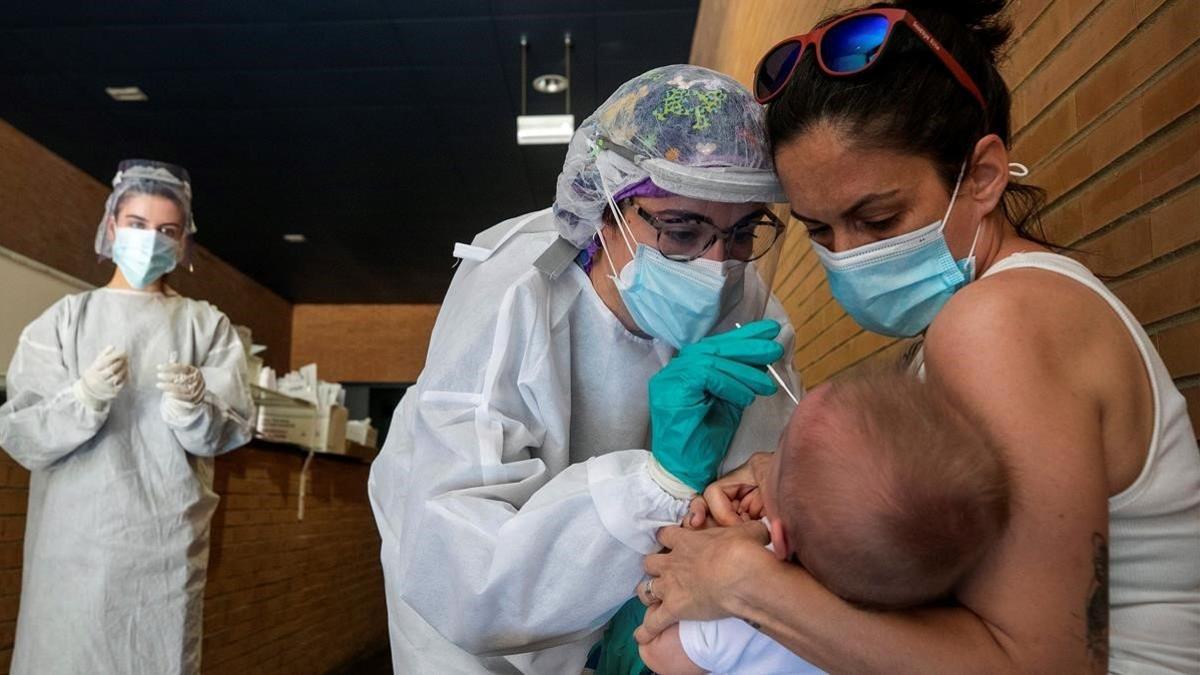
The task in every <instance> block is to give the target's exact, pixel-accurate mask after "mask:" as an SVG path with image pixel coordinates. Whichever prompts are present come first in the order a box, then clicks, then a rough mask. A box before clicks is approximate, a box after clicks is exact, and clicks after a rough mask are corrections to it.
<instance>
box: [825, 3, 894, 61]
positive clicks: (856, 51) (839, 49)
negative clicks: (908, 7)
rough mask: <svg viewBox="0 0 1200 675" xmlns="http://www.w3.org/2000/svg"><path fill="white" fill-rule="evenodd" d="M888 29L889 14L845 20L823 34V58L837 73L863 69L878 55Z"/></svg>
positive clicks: (867, 15)
mask: <svg viewBox="0 0 1200 675" xmlns="http://www.w3.org/2000/svg"><path fill="white" fill-rule="evenodd" d="M887 31H888V20H887V18H886V17H883V16H880V15H878V14H865V15H863V16H856V17H854V18H852V19H848V20H846V21H843V22H842V23H840V24H838V25H836V26H834V27H833V28H831V29H830V30H829V32H828V33H826V34H825V37H823V38H821V60H822V61H823V62H824V63H825V67H826V68H828V69H829V70H832V71H833V72H835V73H852V72H854V71H856V70H862V69H863V68H866V67H867V65H868V64H869V63H871V62H872V61H874V60H875V57H876V56H878V55H879V48H880V47H882V46H883V40H884V38H885V37H887Z"/></svg>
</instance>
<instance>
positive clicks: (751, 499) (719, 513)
mask: <svg viewBox="0 0 1200 675" xmlns="http://www.w3.org/2000/svg"><path fill="white" fill-rule="evenodd" d="M770 463H771V453H769V452H756V453H754V454H753V455H751V456H750V459H748V460H746V463H745V464H742V465H741V466H739V467H738V468H736V469H734V470H733V471H730V472H729V473H727V474H725V475H724V476H722V477H720V478H718V479H717V480H715V481H713V482H712V483H710V484H709V485H708V487H707V488H705V489H704V503H703V504H702V505H700V504H696V503H693V504H692V507H691V508H690V509H689V514H688V518H689V519H691V522H692V523H693V524H695V523H697V522H704V520H705V519H706V518H707V517H708V516H710V515H711V516H712V519H713V520H715V521H716V522H717V524H718V525H721V526H724V527H729V526H731V525H740V524H742V523H743V522H745V521H746V518H744V517H743V516H742V514H746V515H748V516H749V517H750V518H752V519H758V518H760V517H762V496H761V492H760V491H759V490H758V486H759V485H762V482H763V481H765V480H766V476H767V467H768V466H770Z"/></svg>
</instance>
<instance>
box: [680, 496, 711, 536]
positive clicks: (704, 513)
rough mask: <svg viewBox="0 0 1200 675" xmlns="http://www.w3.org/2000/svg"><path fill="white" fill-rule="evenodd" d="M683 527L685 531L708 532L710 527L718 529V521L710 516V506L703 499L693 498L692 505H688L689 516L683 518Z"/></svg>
mask: <svg viewBox="0 0 1200 675" xmlns="http://www.w3.org/2000/svg"><path fill="white" fill-rule="evenodd" d="M682 526H683V529H685V530H707V529H708V528H710V527H717V521H715V520H713V519H712V516H710V515H709V513H708V504H706V503H705V501H704V498H703V497H693V498H692V503H691V504H689V505H688V512H687V515H685V516H684V517H683V523H682Z"/></svg>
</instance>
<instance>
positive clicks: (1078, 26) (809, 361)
mask: <svg viewBox="0 0 1200 675" xmlns="http://www.w3.org/2000/svg"><path fill="white" fill-rule="evenodd" d="M862 4H864V2H861V1H859V0H853V1H847V0H821V1H812V2H792V1H791V0H755V1H754V2H744V1H742V0H704V1H703V3H702V4H701V10H700V16H699V18H698V20H697V26H696V35H695V40H694V42H693V47H692V62H693V63H698V64H701V65H705V66H709V67H712V68H715V69H717V70H721V71H724V72H727V73H730V74H731V75H733V76H734V77H736V78H738V79H739V80H740V81H742V82H744V83H748V82H749V81H750V78H751V76H752V73H753V69H754V65H755V64H756V62H757V60H758V58H759V57H760V56H761V55H762V52H763V51H764V50H765V49H766V48H768V47H769V46H770V45H772V44H774V43H775V42H776V41H778V40H780V39H782V38H784V37H786V36H788V35H792V34H795V33H799V32H803V31H805V30H808V29H809V28H810V27H811V26H812V25H813V24H814V23H815V22H816V21H817V20H819V19H820V18H822V17H824V16H826V15H828V14H830V13H833V12H835V11H838V10H842V9H848V8H852V7H856V6H861V5H862ZM1011 17H1012V19H1013V24H1014V27H1015V36H1014V40H1013V42H1012V43H1011V50H1010V55H1009V59H1008V61H1007V62H1006V63H1004V64H1003V65H1002V67H1001V72H1002V73H1003V74H1004V77H1005V79H1006V80H1007V82H1008V85H1009V87H1010V89H1011V90H1012V92H1013V130H1014V132H1015V133H1014V141H1013V148H1012V150H1013V152H1012V156H1013V160H1014V161H1021V162H1023V163H1025V164H1027V165H1028V166H1029V168H1030V170H1031V172H1032V173H1031V176H1030V177H1029V178H1028V179H1027V180H1028V181H1029V182H1031V183H1034V184H1036V185H1040V186H1041V187H1043V188H1045V189H1046V190H1047V191H1048V192H1049V201H1048V204H1047V209H1046V211H1045V213H1044V220H1045V226H1046V231H1047V235H1048V236H1049V237H1050V239H1051V241H1054V242H1055V243H1057V244H1061V245H1067V246H1071V247H1074V248H1076V249H1078V250H1079V253H1076V254H1074V255H1076V257H1077V258H1078V259H1080V260H1081V261H1082V262H1084V263H1085V264H1087V265H1089V266H1090V267H1091V268H1092V269H1093V270H1094V271H1096V272H1098V273H1100V274H1103V275H1106V276H1107V277H1108V280H1109V285H1110V287H1111V288H1112V289H1113V290H1114V291H1115V292H1116V294H1117V295H1118V296H1119V297H1120V298H1121V299H1122V300H1123V301H1124V302H1125V303H1126V304H1128V305H1129V307H1130V309H1132V310H1133V312H1134V314H1136V315H1137V316H1138V318H1139V319H1140V320H1141V321H1142V323H1143V324H1144V325H1145V326H1146V329H1147V331H1148V332H1149V333H1150V335H1151V336H1152V337H1153V339H1154V341H1155V343H1156V344H1157V345H1158V348H1159V351H1160V352H1161V353H1162V356H1163V359H1164V361H1165V362H1166V364H1167V367H1168V368H1169V369H1170V371H1171V373H1172V375H1173V376H1174V377H1175V381H1176V383H1177V384H1178V386H1179V388H1180V389H1181V390H1182V391H1183V393H1184V395H1185V396H1186V397H1187V399H1188V403H1189V408H1190V410H1191V414H1192V419H1193V421H1194V422H1196V424H1195V426H1196V427H1197V429H1200V187H1198V183H1200V181H1198V180H1197V175H1198V174H1200V116H1198V115H1197V110H1196V105H1197V103H1198V102H1200V86H1197V82H1198V81H1200V46H1198V45H1197V42H1198V39H1200V2H1196V0H1103V1H1101V0H1018V1H1017V2H1015V3H1014V5H1013V7H1012V13H1011ZM806 239H807V238H806V237H805V236H804V235H803V231H802V230H801V229H800V228H799V225H798V224H793V228H792V232H791V235H790V236H789V237H788V239H787V240H786V242H785V243H784V247H783V250H782V253H781V260H780V263H779V271H778V273H777V274H776V277H775V287H776V292H777V293H778V295H779V297H780V298H781V300H782V301H783V303H784V305H785V306H786V307H787V309H788V312H789V313H790V315H791V317H792V321H793V322H794V323H795V325H796V329H797V333H798V338H799V339H798V342H797V345H798V347H797V352H796V368H797V370H799V371H800V372H801V373H802V374H803V377H804V381H805V384H806V385H808V386H811V385H814V384H816V383H818V382H821V381H822V380H825V379H827V378H829V377H830V376H831V375H833V374H835V373H837V372H839V371H841V370H843V369H845V368H848V367H850V366H852V365H854V364H856V363H859V362H861V361H863V360H864V359H867V358H872V357H874V358H891V357H892V356H895V355H896V354H897V353H898V352H899V351H900V350H901V349H902V348H903V347H904V343H896V342H894V341H892V340H890V339H888V338H884V337H881V336H879V335H875V334H873V333H869V332H866V331H863V330H862V329H861V328H859V327H858V326H857V325H856V324H855V323H854V322H853V321H852V320H851V319H850V318H849V317H847V316H846V315H845V313H844V312H843V311H842V310H841V308H840V307H839V306H838V305H837V303H836V302H834V301H833V299H832V296H831V295H830V293H829V287H828V284H827V283H826V281H825V275H824V273H823V271H822V270H821V267H820V265H819V264H818V263H817V261H816V259H815V256H814V255H813V253H812V251H811V249H810V247H809V246H808V242H807V240H806Z"/></svg>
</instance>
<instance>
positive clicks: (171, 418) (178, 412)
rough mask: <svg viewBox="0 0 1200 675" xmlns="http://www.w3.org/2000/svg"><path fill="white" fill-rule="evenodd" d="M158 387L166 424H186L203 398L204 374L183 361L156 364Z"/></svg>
mask: <svg viewBox="0 0 1200 675" xmlns="http://www.w3.org/2000/svg"><path fill="white" fill-rule="evenodd" d="M158 388H159V389H161V390H162V392H163V401H162V413H163V419H164V420H165V421H166V422H167V423H168V424H187V423H188V422H190V421H191V419H192V418H193V417H194V416H195V413H196V409H197V408H198V407H199V406H200V403H201V402H202V401H203V400H204V391H205V387H204V375H203V374H201V373H200V369H199V368H197V367H195V366H190V365H187V364H183V363H163V364H160V365H159V366H158Z"/></svg>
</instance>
